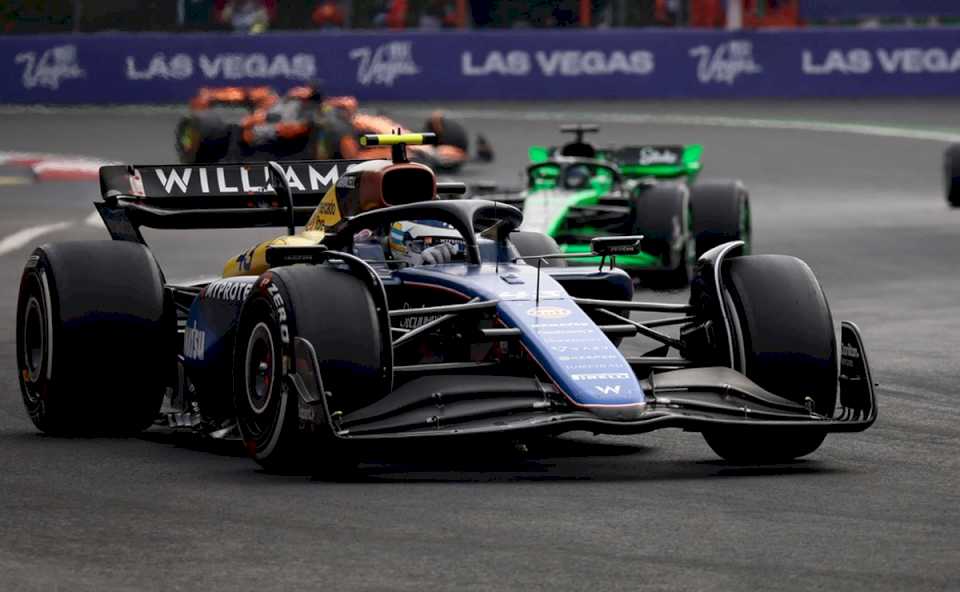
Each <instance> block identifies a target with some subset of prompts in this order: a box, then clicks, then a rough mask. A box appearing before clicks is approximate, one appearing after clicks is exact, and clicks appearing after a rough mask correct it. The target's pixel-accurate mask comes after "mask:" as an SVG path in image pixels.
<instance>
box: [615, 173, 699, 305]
mask: <svg viewBox="0 0 960 592" xmlns="http://www.w3.org/2000/svg"><path fill="white" fill-rule="evenodd" d="M630 227H631V230H630V232H631V233H632V234H635V235H643V242H642V245H643V251H644V252H646V253H649V254H651V255H655V256H657V257H660V259H661V261H663V264H664V266H663V269H659V270H650V271H642V272H640V273H639V274H638V277H639V278H640V279H641V280H642V281H644V283H646V284H647V285H648V286H649V287H652V288H663V289H668V290H673V289H680V288H685V287H686V286H687V285H688V284H689V283H690V278H691V277H692V275H693V266H694V264H695V263H696V246H695V244H694V237H693V234H692V232H691V212H690V197H689V191H688V189H687V188H686V187H685V186H683V185H674V184H663V185H656V186H654V187H646V188H641V189H639V190H638V191H637V192H636V193H635V194H634V195H633V196H631V198H630Z"/></svg>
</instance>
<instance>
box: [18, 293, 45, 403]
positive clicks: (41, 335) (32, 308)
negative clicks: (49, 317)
mask: <svg viewBox="0 0 960 592" xmlns="http://www.w3.org/2000/svg"><path fill="white" fill-rule="evenodd" d="M22 337H23V364H24V371H25V372H24V377H25V378H26V380H27V382H30V383H35V382H37V381H38V380H39V379H40V374H41V372H42V371H43V363H44V361H45V359H46V353H47V349H46V348H47V331H46V319H45V318H44V313H43V306H41V304H40V302H39V301H38V300H37V298H36V297H35V296H31V297H30V299H29V300H28V301H27V306H26V307H25V309H24V313H23V336H22ZM28 391H29V389H28ZM30 397H31V398H36V395H34V394H33V393H32V392H30Z"/></svg>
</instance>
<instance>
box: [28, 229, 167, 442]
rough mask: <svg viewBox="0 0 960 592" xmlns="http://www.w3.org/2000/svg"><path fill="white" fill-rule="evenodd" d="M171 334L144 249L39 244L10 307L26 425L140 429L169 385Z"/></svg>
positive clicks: (154, 269) (74, 430)
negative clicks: (14, 311)
mask: <svg viewBox="0 0 960 592" xmlns="http://www.w3.org/2000/svg"><path fill="white" fill-rule="evenodd" d="M176 335H177V332H176V324H175V321H174V320H173V315H172V314H167V311H166V307H165V306H164V295H163V276H162V274H161V272H160V268H159V266H158V265H157V262H156V260H155V259H154V258H153V255H151V254H150V251H148V250H147V248H146V247H145V246H143V245H140V244H136V243H129V242H119V241H84V242H68V243H58V244H50V245H44V246H42V247H39V248H37V249H36V250H34V252H33V254H32V255H31V256H30V259H29V260H28V261H27V266H26V268H25V269H24V272H23V276H22V277H21V280H20V295H19V299H18V302H17V368H18V375H19V379H20V390H21V393H22V395H23V402H24V405H25V406H26V409H27V413H28V414H29V415H30V419H31V420H32V421H33V423H34V425H36V426H37V428H38V429H40V430H41V431H43V432H47V433H50V434H100V433H106V434H120V435H125V434H131V433H136V432H139V431H142V430H144V429H146V428H147V427H148V426H150V424H151V423H152V422H153V421H154V420H155V419H156V418H157V416H158V412H159V409H160V403H161V400H162V398H163V392H164V388H165V387H166V386H167V385H169V384H173V377H174V375H175V371H176V366H175V363H176V346H177V345H176V341H175V339H176Z"/></svg>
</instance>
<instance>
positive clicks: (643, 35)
mask: <svg viewBox="0 0 960 592" xmlns="http://www.w3.org/2000/svg"><path fill="white" fill-rule="evenodd" d="M0 62H2V63H3V68H0V77H2V80H0V102H2V103H52V104H58V103H59V104H85V103H87V104H96V103H169V102H179V101H184V100H186V99H187V98H189V97H190V96H192V95H193V93H194V92H196V90H197V88H198V87H201V86H226V85H261V84H267V85H271V86H274V87H278V88H280V89H285V88H287V87H289V86H292V85H295V84H298V83H302V82H304V81H307V80H310V79H313V78H322V79H324V80H325V81H327V84H328V86H329V92H331V93H335V94H352V95H356V96H358V97H359V98H360V99H361V100H370V99H380V100H384V99H386V100H391V99H393V100H404V99H406V100H411V99H415V100H423V99H435V100H474V99H506V100H511V99H521V100H522V99H530V100H535V99H546V100H551V99H554V100H558V99H578V98H582V99H639V98H673V97H683V98H722V97H728V98H731V97H743V98H747V97H894V96H953V95H960V28H957V29H954V28H949V27H944V28H931V29H926V28H910V29H892V30H888V29H882V30H851V29H827V30H796V31H784V30H778V31H746V32H736V33H733V32H724V31H693V30H639V29H616V30H604V31H594V30H591V31H579V30H578V31H570V30H563V31H561V30H556V31H491V32H481V31H476V32H468V33H463V32H452V31H451V32H446V31H438V32H405V33H394V32H390V33H387V32H381V33H330V32H326V31H324V32H310V33H270V34H265V35H256V36H246V35H232V34H222V33H220V34H213V33H207V34H144V33H139V34H127V33H101V34H75V35H40V36H5V37H2V38H0Z"/></svg>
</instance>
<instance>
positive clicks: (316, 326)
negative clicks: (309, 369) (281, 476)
mask: <svg viewBox="0 0 960 592" xmlns="http://www.w3.org/2000/svg"><path fill="white" fill-rule="evenodd" d="M371 292H372V291H371V290H370V289H369V288H368V287H367V285H366V284H364V283H363V282H362V281H361V280H360V279H359V278H357V277H355V276H354V275H352V274H351V273H349V272H347V271H343V270H340V269H336V268H333V267H330V266H326V265H293V266H289V267H280V268H276V269H273V270H271V271H268V272H267V273H265V274H263V275H262V276H260V279H259V280H258V281H257V283H256V284H255V286H254V289H253V290H252V291H251V293H250V296H248V299H247V301H246V302H245V303H244V305H243V310H242V311H241V313H240V323H239V327H238V332H237V340H236V345H235V347H234V369H235V371H234V385H233V386H234V389H233V394H234V396H233V400H234V405H235V407H236V411H237V425H238V427H239V429H240V435H241V437H242V438H243V441H244V444H245V446H246V448H247V451H248V452H249V454H250V456H251V457H253V459H254V460H255V461H257V462H258V463H259V464H260V465H261V466H263V467H264V468H265V469H267V470H268V471H270V472H280V473H285V472H296V471H300V470H302V469H305V468H307V467H308V466H312V467H314V468H317V467H321V466H334V465H336V464H337V463H336V462H332V461H335V460H336V459H333V458H331V457H332V456H333V455H338V454H339V451H338V450H337V449H336V448H335V447H334V446H333V444H334V443H335V442H333V436H332V432H331V431H330V430H329V426H315V425H305V424H304V425H301V422H300V420H299V413H298V412H299V405H300V401H299V397H298V394H297V392H296V391H295V390H294V389H292V388H291V386H290V381H289V379H288V376H289V375H290V374H291V373H292V372H294V370H295V369H294V368H293V367H292V364H290V363H288V361H291V360H296V359H297V358H296V353H295V351H294V349H293V344H294V340H295V339H297V338H302V339H305V340H306V341H308V342H310V344H311V345H312V346H313V348H314V351H315V352H316V355H317V360H318V363H319V365H320V368H319V372H320V376H321V380H322V383H323V388H324V390H325V391H326V392H327V394H328V396H329V398H328V400H327V403H328V406H329V408H330V409H331V411H332V412H337V411H342V412H348V411H351V410H354V409H356V408H359V407H362V406H364V405H367V404H369V403H371V402H373V401H375V400H377V399H378V398H380V397H382V396H383V395H385V394H386V393H387V392H388V390H389V388H390V384H391V382H392V371H393V370H392V367H393V364H392V356H391V351H392V350H391V345H390V342H389V335H390V333H389V325H388V324H387V323H388V321H387V318H386V314H387V312H386V307H385V304H386V303H385V300H384V302H383V305H377V304H375V299H374V297H373V295H372V293H371ZM334 302H335V303H336V307H335V308H334V307H333V306H332V305H331V303H334ZM384 340H387V341H384Z"/></svg>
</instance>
